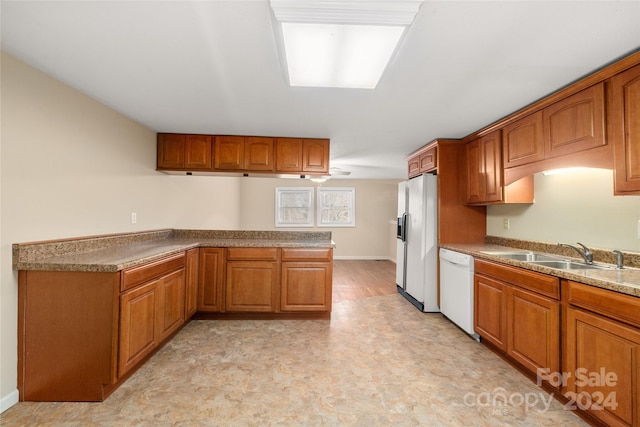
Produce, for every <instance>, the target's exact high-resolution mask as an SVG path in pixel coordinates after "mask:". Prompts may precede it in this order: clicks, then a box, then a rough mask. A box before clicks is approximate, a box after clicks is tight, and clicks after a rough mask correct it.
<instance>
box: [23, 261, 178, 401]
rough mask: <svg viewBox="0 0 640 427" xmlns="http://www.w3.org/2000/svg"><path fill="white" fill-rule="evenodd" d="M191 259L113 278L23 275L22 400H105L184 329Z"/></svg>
mask: <svg viewBox="0 0 640 427" xmlns="http://www.w3.org/2000/svg"><path fill="white" fill-rule="evenodd" d="M184 255H185V254H184V252H183V253H178V254H175V255H173V256H170V257H167V258H164V259H162V260H159V261H155V262H151V263H148V264H145V265H141V266H137V267H133V268H130V269H126V270H123V271H121V272H113V273H93V272H67V271H20V272H19V279H18V286H19V295H18V299H19V304H18V307H19V309H18V310H19V322H18V323H19V325H18V341H19V344H18V364H19V369H18V390H19V393H20V400H22V401H25V400H27V401H102V400H104V399H105V398H106V397H107V396H108V395H109V394H110V393H111V392H113V390H115V389H116V388H117V386H118V385H119V384H120V383H121V382H122V381H124V379H126V378H127V376H128V375H130V373H131V372H132V371H133V370H134V369H135V368H137V367H138V366H140V363H141V362H142V361H143V360H144V359H145V358H146V357H148V356H149V355H150V354H151V353H152V352H153V351H155V350H156V349H157V348H158V346H159V345H161V344H162V343H163V342H164V341H165V340H166V339H167V338H168V337H169V336H170V335H171V334H172V333H174V332H175V331H176V330H177V329H178V328H179V327H180V326H181V325H183V324H184V319H185V268H184V266H185V256H184Z"/></svg>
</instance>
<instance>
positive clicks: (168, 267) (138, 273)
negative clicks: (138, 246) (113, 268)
mask: <svg viewBox="0 0 640 427" xmlns="http://www.w3.org/2000/svg"><path fill="white" fill-rule="evenodd" d="M184 263H185V261H184V252H181V253H179V254H177V255H173V256H171V257H169V258H163V259H161V260H158V261H155V262H152V263H149V264H144V265H141V266H140V267H133V268H130V269H128V270H124V271H123V272H122V279H121V282H120V292H122V291H126V290H127V289H131V288H133V287H134V286H138V285H140V284H142V283H144V282H148V281H149V280H151V279H155V278H156V277H160V276H162V275H164V274H166V273H170V272H171V271H173V270H177V269H179V268H182V267H184Z"/></svg>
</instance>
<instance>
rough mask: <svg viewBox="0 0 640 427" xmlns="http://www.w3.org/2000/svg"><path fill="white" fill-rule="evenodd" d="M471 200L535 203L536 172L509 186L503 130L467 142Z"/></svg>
mask: <svg viewBox="0 0 640 427" xmlns="http://www.w3.org/2000/svg"><path fill="white" fill-rule="evenodd" d="M466 154H467V204H470V205H489V204H497V203H533V176H529V177H525V178H522V179H520V180H518V181H516V182H513V183H511V184H510V185H507V186H505V185H504V182H503V178H502V170H503V168H502V141H501V131H500V130H497V131H493V132H491V133H489V134H487V135H484V136H482V137H480V138H478V139H476V140H474V141H471V142H470V143H468V144H467V153H466Z"/></svg>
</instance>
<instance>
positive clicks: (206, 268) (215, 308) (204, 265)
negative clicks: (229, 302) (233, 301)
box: [198, 248, 224, 312]
mask: <svg viewBox="0 0 640 427" xmlns="http://www.w3.org/2000/svg"><path fill="white" fill-rule="evenodd" d="M199 270H200V273H199V275H200V277H199V280H198V311H207V312H221V311H224V307H223V304H224V300H223V298H222V291H223V279H224V249H223V248H201V249H200V269H199Z"/></svg>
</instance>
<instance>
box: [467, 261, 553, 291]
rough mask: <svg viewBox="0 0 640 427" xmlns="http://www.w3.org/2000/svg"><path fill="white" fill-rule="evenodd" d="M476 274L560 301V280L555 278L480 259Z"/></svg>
mask: <svg viewBox="0 0 640 427" xmlns="http://www.w3.org/2000/svg"><path fill="white" fill-rule="evenodd" d="M475 272H476V274H484V275H486V276H491V277H494V278H496V279H500V280H502V281H505V282H507V283H510V284H513V285H516V286H519V287H521V288H525V289H529V290H530V291H533V292H537V293H539V294H542V295H546V296H548V297H551V298H555V299H560V280H559V279H558V278H557V277H554V276H549V275H546V274H542V273H536V272H534V271H529V270H525V269H523V268H517V267H511V266H508V265H504V264H497V263H493V262H489V261H483V260H480V259H476V261H475Z"/></svg>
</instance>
